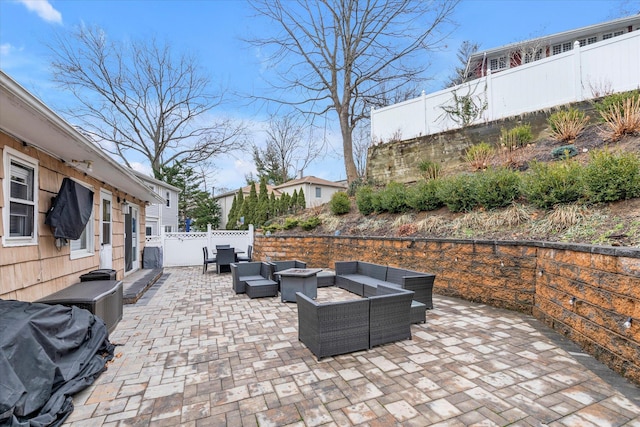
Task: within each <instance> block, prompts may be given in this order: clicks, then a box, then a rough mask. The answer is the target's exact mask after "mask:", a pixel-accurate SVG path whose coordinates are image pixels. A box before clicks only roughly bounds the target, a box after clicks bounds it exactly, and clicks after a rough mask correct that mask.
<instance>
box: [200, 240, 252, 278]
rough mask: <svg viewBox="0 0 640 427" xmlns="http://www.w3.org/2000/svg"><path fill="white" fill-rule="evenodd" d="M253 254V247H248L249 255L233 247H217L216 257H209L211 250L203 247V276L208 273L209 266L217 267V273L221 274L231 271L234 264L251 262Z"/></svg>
mask: <svg viewBox="0 0 640 427" xmlns="http://www.w3.org/2000/svg"><path fill="white" fill-rule="evenodd" d="M252 252H253V246H252V245H249V246H248V247H247V253H246V255H244V253H245V251H243V250H240V249H237V248H232V247H231V245H216V253H215V254H214V256H212V257H210V256H209V248H208V247H206V246H203V247H202V256H203V258H204V261H203V264H202V274H205V273H206V272H207V267H208V266H209V264H215V265H216V272H217V273H218V274H220V273H221V272H222V271H223V270H226V271H229V268H230V267H229V266H230V265H231V264H232V263H234V262H251V261H252V259H251V256H252Z"/></svg>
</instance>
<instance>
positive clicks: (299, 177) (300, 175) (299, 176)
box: [298, 169, 302, 179]
mask: <svg viewBox="0 0 640 427" xmlns="http://www.w3.org/2000/svg"><path fill="white" fill-rule="evenodd" d="M298 179H302V169H300V170H299V171H298Z"/></svg>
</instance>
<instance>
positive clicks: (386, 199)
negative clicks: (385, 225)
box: [373, 182, 410, 213]
mask: <svg viewBox="0 0 640 427" xmlns="http://www.w3.org/2000/svg"><path fill="white" fill-rule="evenodd" d="M376 199H377V201H376ZM373 200H374V209H375V210H376V211H380V212H389V213H402V212H407V211H408V210H410V206H409V204H408V203H407V188H406V187H405V186H404V185H403V184H400V183H399V182H390V183H388V184H387V185H386V187H385V188H384V189H383V190H381V191H379V192H378V193H377V195H376V197H374V198H373Z"/></svg>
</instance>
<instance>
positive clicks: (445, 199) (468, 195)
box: [436, 174, 478, 212]
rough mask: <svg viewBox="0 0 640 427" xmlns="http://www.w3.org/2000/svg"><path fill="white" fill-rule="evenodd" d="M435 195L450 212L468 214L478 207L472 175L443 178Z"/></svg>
mask: <svg viewBox="0 0 640 427" xmlns="http://www.w3.org/2000/svg"><path fill="white" fill-rule="evenodd" d="M436 194H437V196H438V198H439V199H440V200H442V203H444V204H445V205H446V206H447V208H448V209H449V210H450V211H451V212H470V211H472V210H473V209H475V208H476V207H477V206H478V199H477V198H476V195H477V194H478V192H477V180H476V179H475V178H474V176H473V175H469V174H460V175H454V176H450V177H446V178H444V179H443V180H442V183H441V184H440V186H439V187H438V189H437V191H436Z"/></svg>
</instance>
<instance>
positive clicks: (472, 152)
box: [465, 142, 494, 170]
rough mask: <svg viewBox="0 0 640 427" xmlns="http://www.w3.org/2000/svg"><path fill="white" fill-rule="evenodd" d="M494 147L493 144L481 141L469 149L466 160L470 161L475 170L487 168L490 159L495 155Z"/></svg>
mask: <svg viewBox="0 0 640 427" xmlns="http://www.w3.org/2000/svg"><path fill="white" fill-rule="evenodd" d="M493 152H494V149H493V147H492V146H491V144H488V143H486V142H481V143H480V144H476V145H472V146H471V147H469V149H468V150H467V154H466V155H465V160H466V161H467V163H469V164H470V165H471V166H472V167H473V169H474V170H477V169H485V168H486V167H487V165H488V164H489V160H490V159H491V157H492V156H493Z"/></svg>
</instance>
